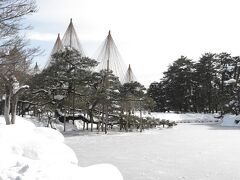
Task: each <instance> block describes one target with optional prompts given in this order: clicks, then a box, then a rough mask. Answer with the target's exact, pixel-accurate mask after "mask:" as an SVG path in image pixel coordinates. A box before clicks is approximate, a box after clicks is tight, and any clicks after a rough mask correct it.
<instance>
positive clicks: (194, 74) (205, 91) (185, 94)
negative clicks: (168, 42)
mask: <svg viewBox="0 0 240 180" xmlns="http://www.w3.org/2000/svg"><path fill="white" fill-rule="evenodd" d="M239 73H240V57H238V56H237V57H232V56H231V55H230V54H228V53H220V54H213V53H206V54H203V55H202V56H201V57H200V59H199V61H197V62H195V61H192V60H190V59H188V58H187V57H184V56H181V57H180V58H179V59H177V60H176V61H175V62H173V64H172V65H170V66H169V68H168V70H167V71H166V72H164V77H163V78H162V79H161V80H160V82H153V83H152V84H151V85H150V87H149V89H148V95H149V96H150V97H152V98H153V99H154V101H155V102H156V106H155V109H154V110H155V111H162V112H165V111H177V112H206V113H214V112H221V113H228V112H232V113H235V114H239V112H240V104H239V103H240V94H239V91H240V89H239V85H240V84H239V83H240V82H239Z"/></svg>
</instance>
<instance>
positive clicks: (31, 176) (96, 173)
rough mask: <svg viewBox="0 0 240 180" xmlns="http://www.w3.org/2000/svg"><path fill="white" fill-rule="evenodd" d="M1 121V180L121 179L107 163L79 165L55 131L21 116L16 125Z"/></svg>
mask: <svg viewBox="0 0 240 180" xmlns="http://www.w3.org/2000/svg"><path fill="white" fill-rule="evenodd" d="M4 124H5V122H4V119H3V117H0V180H36V179H41V180H55V179H57V180H79V179H82V180H90V179H91V180H93V179H98V180H100V179H104V180H112V179H114V180H122V175H121V173H120V172H119V171H118V169H117V168H116V167H114V166H113V165H110V164H99V165H93V166H89V167H86V168H83V167H79V166H78V160H77V157H76V155H75V153H74V152H73V150H72V149H71V148H70V147H68V146H67V145H66V144H65V143H64V137H63V135H62V134H61V133H59V132H58V131H56V130H53V129H50V128H45V127H36V126H35V125H34V124H32V123H31V122H29V121H26V120H25V119H24V118H21V117H17V120H16V124H15V125H10V126H6V125H4Z"/></svg>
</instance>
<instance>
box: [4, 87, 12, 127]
mask: <svg viewBox="0 0 240 180" xmlns="http://www.w3.org/2000/svg"><path fill="white" fill-rule="evenodd" d="M10 99H11V96H10V92H9V91H8V92H6V97H5V106H4V118H5V121H6V124H7V125H10V124H11V121H10V116H9V113H10Z"/></svg>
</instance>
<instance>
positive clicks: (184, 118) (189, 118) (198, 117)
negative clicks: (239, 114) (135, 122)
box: [145, 113, 217, 123]
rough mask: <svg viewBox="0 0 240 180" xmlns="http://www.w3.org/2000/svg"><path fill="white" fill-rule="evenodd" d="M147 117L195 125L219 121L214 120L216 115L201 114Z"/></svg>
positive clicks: (153, 115) (152, 115) (158, 114)
mask: <svg viewBox="0 0 240 180" xmlns="http://www.w3.org/2000/svg"><path fill="white" fill-rule="evenodd" d="M145 116H151V117H154V118H158V119H165V120H169V121H175V122H183V123H195V122H215V121H217V119H216V118H214V117H215V116H216V115H215V114H201V113H185V114H176V113H151V115H149V114H146V115H145Z"/></svg>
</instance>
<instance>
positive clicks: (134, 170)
mask: <svg viewBox="0 0 240 180" xmlns="http://www.w3.org/2000/svg"><path fill="white" fill-rule="evenodd" d="M65 141H66V144H68V145H69V146H70V147H72V148H73V150H74V151H75V152H76V154H77V157H78V159H79V165H80V166H89V165H92V164H96V163H111V164H113V165H115V166H116V167H118V168H119V170H120V171H121V172H122V174H123V176H124V180H176V179H188V180H200V179H201V180H205V179H208V180H226V179H229V180H234V179H236V180H237V179H240V170H239V165H240V157H239V156H240V155H239V154H240V129H239V128H226V127H219V125H200V124H198V125H197V124H179V125H178V126H176V127H174V128H169V129H162V130H161V129H154V130H145V131H144V132H143V133H142V134H141V133H112V134H111V133H110V134H108V135H85V136H83V135H81V136H66V138H65ZM93 173H94V172H93Z"/></svg>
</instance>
